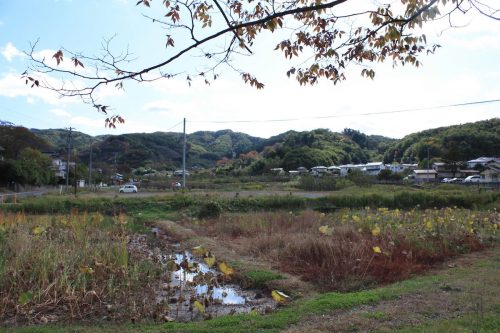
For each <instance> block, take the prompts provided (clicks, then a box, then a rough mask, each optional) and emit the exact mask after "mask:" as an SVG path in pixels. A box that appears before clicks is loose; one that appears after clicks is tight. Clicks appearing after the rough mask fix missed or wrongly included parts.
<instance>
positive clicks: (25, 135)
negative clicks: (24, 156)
mask: <svg viewBox="0 0 500 333" xmlns="http://www.w3.org/2000/svg"><path fill="white" fill-rule="evenodd" d="M0 147H2V150H0V156H2V157H3V158H13V159H15V158H17V157H18V156H19V154H20V153H21V151H22V150H23V149H24V148H33V149H37V150H40V151H46V150H51V149H53V146H52V145H51V144H50V143H49V142H47V141H46V140H44V139H43V138H41V137H39V136H37V135H35V134H33V133H32V132H30V131H29V130H28V129H27V128H24V127H17V126H14V125H13V124H11V123H7V122H2V125H0Z"/></svg>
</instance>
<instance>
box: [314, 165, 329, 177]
mask: <svg viewBox="0 0 500 333" xmlns="http://www.w3.org/2000/svg"><path fill="white" fill-rule="evenodd" d="M327 169H328V168H327V167H326V166H322V165H319V166H315V167H312V168H311V174H312V175H313V176H321V175H323V174H324V173H326V171H327Z"/></svg>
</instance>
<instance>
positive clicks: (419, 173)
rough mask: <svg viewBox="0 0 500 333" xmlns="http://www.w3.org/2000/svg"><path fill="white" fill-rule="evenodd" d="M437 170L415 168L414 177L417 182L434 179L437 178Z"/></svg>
mask: <svg viewBox="0 0 500 333" xmlns="http://www.w3.org/2000/svg"><path fill="white" fill-rule="evenodd" d="M437 175H438V173H437V171H436V170H434V169H429V170H427V169H420V170H413V173H412V176H413V179H414V180H415V181H417V182H425V181H434V180H436V179H437Z"/></svg>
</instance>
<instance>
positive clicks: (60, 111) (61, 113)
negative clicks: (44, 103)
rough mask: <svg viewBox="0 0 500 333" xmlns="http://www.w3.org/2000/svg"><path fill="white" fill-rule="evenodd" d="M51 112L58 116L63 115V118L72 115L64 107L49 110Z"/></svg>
mask: <svg viewBox="0 0 500 333" xmlns="http://www.w3.org/2000/svg"><path fill="white" fill-rule="evenodd" d="M49 112H50V113H52V114H54V115H56V116H58V117H61V118H69V117H71V113H69V112H68V111H65V110H63V109H51V110H49Z"/></svg>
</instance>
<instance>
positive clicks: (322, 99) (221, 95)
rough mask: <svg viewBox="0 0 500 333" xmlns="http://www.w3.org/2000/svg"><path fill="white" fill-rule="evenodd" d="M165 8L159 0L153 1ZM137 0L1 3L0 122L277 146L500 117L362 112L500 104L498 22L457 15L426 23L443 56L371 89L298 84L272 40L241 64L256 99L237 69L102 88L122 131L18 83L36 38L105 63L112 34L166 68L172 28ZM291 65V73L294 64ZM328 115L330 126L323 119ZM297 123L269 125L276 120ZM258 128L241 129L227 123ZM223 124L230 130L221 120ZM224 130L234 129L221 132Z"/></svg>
mask: <svg viewBox="0 0 500 333" xmlns="http://www.w3.org/2000/svg"><path fill="white" fill-rule="evenodd" d="M154 2H156V3H158V4H156V3H155V5H158V6H159V4H161V1H160V0H154ZM135 3H136V1H132V0H16V1H10V0H0V120H6V121H11V122H13V123H15V124H19V125H23V126H26V127H30V128H31V127H34V128H63V127H70V126H71V127H74V128H76V129H77V130H79V131H82V132H85V133H88V134H92V135H97V134H119V133H130V132H154V131H166V130H171V131H181V130H182V127H181V125H178V124H179V123H180V122H181V121H182V118H184V117H186V118H187V121H188V125H187V130H188V132H194V131H198V130H219V129H226V128H230V129H232V130H235V131H242V132H245V133H248V134H251V135H255V136H261V137H269V136H272V135H276V134H279V133H281V132H284V131H287V130H290V129H293V130H310V129H314V128H329V129H331V130H333V131H341V130H342V129H343V128H345V127H350V128H354V129H358V130H361V131H363V132H365V133H368V134H381V135H386V136H390V137H402V136H404V135H406V134H409V133H412V132H415V131H419V130H423V129H427V128H434V127H439V126H447V125H452V124H460V123H466V122H471V121H478V120H483V119H489V118H493V117H498V116H499V115H500V111H499V110H500V103H492V104H483V105H476V106H467V107H456V108H442V109H431V110H420V111H413V112H405V113H398V114H385V115H384V114H383V115H373V116H366V115H361V114H365V113H373V112H385V111H392V110H402V109H414V108H425V107H431V106H439V105H448V104H456V103H464V102H471V101H480V100H492V99H500V61H499V60H498V59H500V23H499V22H495V21H493V20H488V19H485V18H484V17H481V16H479V15H467V16H465V17H463V18H458V20H459V21H458V22H457V23H460V24H465V25H466V27H464V28H459V29H448V30H446V31H444V32H442V30H443V27H442V26H436V25H435V26H429V27H428V28H427V29H428V31H426V33H427V35H428V39H429V40H431V41H434V42H436V43H439V44H441V45H442V46H443V47H442V48H441V49H439V50H438V51H437V53H436V54H435V55H431V56H424V57H423V58H422V59H421V60H422V62H423V64H424V67H423V68H419V69H416V68H410V67H398V68H395V69H394V68H392V66H391V65H390V64H378V65H374V69H375V70H376V72H377V75H376V77H375V80H373V81H371V80H367V79H364V78H361V77H360V75H359V71H360V69H359V68H355V69H353V70H352V71H350V72H349V73H348V74H349V76H348V80H347V81H345V82H343V83H341V84H340V85H336V86H334V85H333V84H331V83H329V82H321V83H320V84H318V85H316V86H313V87H300V86H299V85H298V83H297V82H296V81H294V80H293V79H288V78H287V77H286V75H285V72H286V70H287V69H288V67H289V66H290V65H291V63H289V62H287V61H285V60H284V58H283V56H282V55H281V54H279V53H277V52H276V51H273V50H272V49H273V47H272V46H273V45H274V44H273V43H274V42H272V41H271V39H268V36H266V35H263V36H262V37H263V38H262V39H261V40H259V42H258V43H257V44H256V45H255V46H254V50H255V53H256V54H255V56H253V57H243V58H241V59H238V60H237V62H236V64H237V65H238V66H239V67H240V68H242V69H244V70H246V71H249V72H252V73H254V74H256V75H257V77H258V78H259V79H260V80H261V81H263V82H264V83H265V84H266V87H265V89H263V90H259V91H256V90H255V89H254V88H251V87H250V86H248V85H245V84H244V83H243V82H242V80H241V78H240V77H239V76H238V75H237V74H236V73H234V72H232V71H231V70H230V69H225V70H223V72H222V75H221V77H220V79H218V80H217V81H215V82H214V83H212V85H211V86H210V87H208V86H206V85H204V84H203V83H201V82H194V83H193V85H192V86H191V87H189V86H188V85H187V83H186V81H185V80H184V79H181V78H174V79H170V80H164V81H157V82H155V83H151V84H142V85H138V84H135V83H126V87H125V90H124V91H121V90H116V89H114V88H113V87H108V88H106V89H104V90H103V91H102V92H101V93H100V95H99V96H98V97H99V98H102V100H103V101H105V103H106V104H110V105H112V107H113V111H112V112H113V113H118V114H120V115H122V116H124V117H125V119H126V123H125V125H121V126H119V127H118V128H117V129H107V128H105V127H104V118H105V117H104V116H103V115H102V114H99V113H97V112H96V111H95V109H93V108H91V107H90V106H89V105H86V104H83V103H81V102H79V101H75V100H70V99H59V98H57V96H54V94H52V93H50V92H48V91H44V90H41V89H30V88H29V87H27V86H25V85H24V82H23V81H22V80H21V79H20V76H21V73H22V72H23V71H24V70H25V69H26V67H27V59H26V57H25V56H23V54H22V51H26V50H29V45H30V42H35V41H37V40H39V42H38V46H37V51H39V52H42V53H43V54H47V55H48V57H49V58H50V55H51V54H53V53H54V52H55V51H57V50H58V49H59V48H60V47H65V48H67V49H70V50H73V51H81V52H84V53H87V54H99V52H100V50H99V48H100V45H101V42H102V40H103V38H110V37H112V36H114V35H116V36H115V38H114V40H113V43H112V46H113V47H114V48H115V49H116V50H121V49H125V48H126V47H127V46H128V47H129V49H130V50H131V51H132V52H133V53H134V55H135V56H136V57H137V58H138V60H137V62H136V65H137V66H138V67H141V66H147V65H148V64H154V63H155V62H158V61H161V60H162V59H164V58H165V56H166V51H165V48H164V40H165V34H166V33H165V31H164V30H163V29H162V28H161V27H160V26H159V25H154V24H151V22H150V21H149V20H147V19H146V18H144V17H143V16H142V15H141V14H142V13H146V14H152V13H153V12H152V10H153V11H154V10H155V9H157V8H159V7H154V6H153V9H151V10H149V11H148V9H146V8H144V7H136V6H135ZM292 65H293V64H292ZM196 66H200V65H199V58H198V57H196V56H194V55H190V56H188V57H186V58H184V59H183V60H182V61H181V62H178V63H175V64H174V67H172V71H178V72H182V71H183V70H184V69H185V68H189V67H196ZM325 117H327V118H325ZM290 118H292V119H299V120H296V121H288V122H272V121H266V120H274V119H290ZM241 120H255V121H256V122H250V123H241V122H235V123H231V122H230V121H241ZM218 122H222V123H218ZM224 122H226V123H224Z"/></svg>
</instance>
